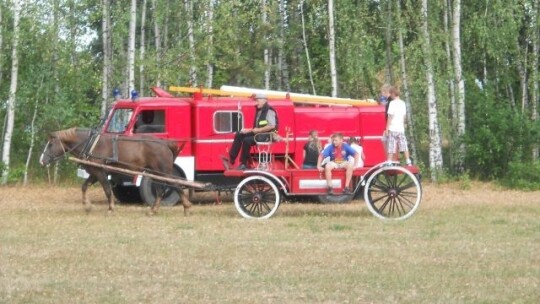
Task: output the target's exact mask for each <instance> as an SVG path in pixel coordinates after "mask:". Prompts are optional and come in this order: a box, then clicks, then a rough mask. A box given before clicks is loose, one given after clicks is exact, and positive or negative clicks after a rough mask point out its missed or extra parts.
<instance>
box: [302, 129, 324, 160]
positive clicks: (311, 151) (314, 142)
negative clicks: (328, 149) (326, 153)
mask: <svg viewBox="0 0 540 304" xmlns="http://www.w3.org/2000/svg"><path fill="white" fill-rule="evenodd" d="M320 152H321V141H320V140H319V133H318V132H317V131H316V130H311V131H309V140H308V142H307V143H306V144H305V145H304V163H303V164H302V168H303V169H315V168H317V159H318V158H319V153H320Z"/></svg>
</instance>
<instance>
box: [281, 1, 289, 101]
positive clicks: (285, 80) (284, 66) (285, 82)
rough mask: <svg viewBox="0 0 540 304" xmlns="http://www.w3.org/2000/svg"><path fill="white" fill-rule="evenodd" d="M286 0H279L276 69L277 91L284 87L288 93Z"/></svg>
mask: <svg viewBox="0 0 540 304" xmlns="http://www.w3.org/2000/svg"><path fill="white" fill-rule="evenodd" d="M286 2H287V1H286V0H279V16H280V21H281V22H280V27H279V36H280V42H279V53H278V67H279V73H278V75H279V82H278V83H279V88H278V89H279V90H280V91H281V90H282V86H285V90H286V91H290V85H289V72H288V65H287V60H286V59H285V55H284V54H285V50H284V47H285V39H286V37H285V28H286V27H287V11H286V7H285V5H286Z"/></svg>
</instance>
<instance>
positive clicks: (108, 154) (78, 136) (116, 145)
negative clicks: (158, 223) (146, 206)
mask: <svg viewBox="0 0 540 304" xmlns="http://www.w3.org/2000/svg"><path fill="white" fill-rule="evenodd" d="M178 152H179V148H178V144H177V143H176V142H174V141H167V140H162V139H158V138H156V137H153V136H133V137H123V136H115V135H111V134H99V135H97V134H94V133H93V132H92V131H91V130H90V129H80V128H71V129H67V130H62V131H56V132H52V133H50V134H49V136H48V142H47V145H46V146H45V149H44V151H43V153H42V154H41V158H40V163H41V165H43V166H46V165H48V164H50V163H51V162H53V161H55V160H57V159H59V158H61V157H62V156H63V155H64V154H65V153H70V154H72V155H73V156H75V157H77V158H85V159H86V160H88V161H91V162H95V163H97V164H107V165H110V166H114V167H118V168H125V169H129V170H134V171H143V170H145V171H150V172H151V173H152V174H156V175H162V176H170V175H171V174H172V172H173V166H174V159H175V157H176V155H178ZM83 167H84V169H85V170H86V172H87V173H88V174H89V177H88V178H87V179H86V180H85V181H84V183H83V185H82V199H83V204H84V206H85V209H86V210H87V211H90V209H91V207H92V203H91V202H90V200H89V199H88V197H87V195H86V190H87V189H88V186H90V185H92V184H94V183H95V182H96V181H99V183H100V184H101V186H102V187H103V191H104V192H105V195H106V196H107V200H108V202H109V212H112V211H114V197H113V195H112V188H111V184H110V183H109V180H108V178H107V175H108V172H107V171H106V170H105V169H102V168H99V167H96V166H83ZM166 187H167V186H166V185H163V184H162V183H156V199H155V202H154V203H153V204H152V208H151V213H152V214H155V213H156V212H157V211H158V209H159V206H160V203H161V199H162V198H163V194H164V192H165V190H166ZM177 190H178V189H177ZM178 193H179V195H180V197H181V199H182V205H183V206H184V214H186V215H187V214H188V211H189V208H190V207H191V202H190V201H189V200H188V199H187V198H186V197H185V195H183V191H181V190H178Z"/></svg>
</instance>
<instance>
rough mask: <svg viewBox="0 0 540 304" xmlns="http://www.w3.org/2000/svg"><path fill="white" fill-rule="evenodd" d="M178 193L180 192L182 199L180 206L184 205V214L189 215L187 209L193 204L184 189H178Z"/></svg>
mask: <svg viewBox="0 0 540 304" xmlns="http://www.w3.org/2000/svg"><path fill="white" fill-rule="evenodd" d="M178 194H180V199H181V200H182V206H184V216H188V215H189V209H190V208H191V206H192V205H193V204H192V203H191V201H190V200H189V198H188V197H187V196H186V194H185V193H184V191H183V190H182V189H179V190H178Z"/></svg>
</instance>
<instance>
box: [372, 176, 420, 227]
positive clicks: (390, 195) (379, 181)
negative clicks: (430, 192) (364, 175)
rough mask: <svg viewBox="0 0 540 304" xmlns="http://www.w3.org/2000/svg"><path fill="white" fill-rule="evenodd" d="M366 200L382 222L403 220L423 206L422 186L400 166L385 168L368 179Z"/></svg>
mask: <svg viewBox="0 0 540 304" xmlns="http://www.w3.org/2000/svg"><path fill="white" fill-rule="evenodd" d="M364 199H365V200H366V204H367V206H368V208H369V211H371V213H373V215H375V216H377V217H379V218H381V219H389V220H403V219H406V218H408V217H410V216H411V215H413V213H414V212H415V211H416V209H418V206H420V200H421V199H422V187H421V186H420V182H419V181H418V178H416V176H415V175H414V174H413V173H411V172H410V171H409V170H407V169H405V168H403V167H399V166H391V167H382V168H380V169H378V170H377V171H375V172H374V173H373V174H372V175H371V176H370V177H369V178H368V180H367V182H366V185H365V187H364Z"/></svg>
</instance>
